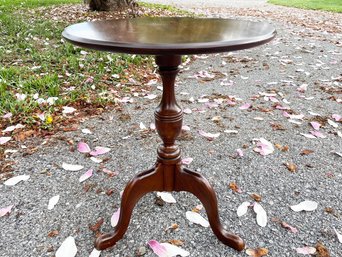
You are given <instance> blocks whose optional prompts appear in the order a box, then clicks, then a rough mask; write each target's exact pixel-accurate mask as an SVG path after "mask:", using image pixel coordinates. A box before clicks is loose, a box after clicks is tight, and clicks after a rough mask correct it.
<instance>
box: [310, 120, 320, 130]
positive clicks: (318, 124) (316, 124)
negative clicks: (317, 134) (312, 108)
mask: <svg viewBox="0 0 342 257" xmlns="http://www.w3.org/2000/svg"><path fill="white" fill-rule="evenodd" d="M310 125H311V126H312V127H313V128H314V130H319V128H320V127H321V124H320V123H318V122H316V121H312V122H310Z"/></svg>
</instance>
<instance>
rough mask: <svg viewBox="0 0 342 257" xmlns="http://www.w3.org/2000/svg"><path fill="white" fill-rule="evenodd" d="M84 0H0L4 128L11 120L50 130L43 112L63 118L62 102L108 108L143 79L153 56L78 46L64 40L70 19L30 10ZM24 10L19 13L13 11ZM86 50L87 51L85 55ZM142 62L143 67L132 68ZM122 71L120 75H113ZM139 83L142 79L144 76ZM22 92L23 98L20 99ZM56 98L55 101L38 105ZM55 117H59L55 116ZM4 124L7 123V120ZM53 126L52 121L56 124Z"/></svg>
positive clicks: (0, 109) (0, 86) (0, 100)
mask: <svg viewBox="0 0 342 257" xmlns="http://www.w3.org/2000/svg"><path fill="white" fill-rule="evenodd" d="M82 2H83V1H82V0H40V1H39V0H14V1H13V0H0V60H1V62H0V128H4V127H5V126H8V125H9V124H8V122H7V121H6V120H3V119H1V116H2V115H3V114H6V113H8V112H11V113H12V114H13V115H14V118H13V119H12V122H21V123H26V124H29V125H35V126H40V127H41V128H48V127H49V126H46V125H47V124H44V123H43V124H42V122H41V121H40V120H39V118H37V115H38V114H40V113H45V114H48V115H50V114H51V115H52V116H59V117H60V113H61V107H62V106H64V105H73V106H78V105H79V106H82V103H85V104H87V105H94V106H95V107H97V106H98V105H100V106H104V105H107V104H110V103H113V104H114V103H115V98H118V97H123V96H125V94H126V93H130V91H131V90H136V91H137V92H139V90H140V89H139V88H136V87H134V86H132V87H123V89H121V88H120V87H118V86H117V85H118V84H119V83H122V84H125V82H127V81H128V79H129V78H135V79H136V80H140V78H139V76H140V77H142V74H140V73H139V74H138V72H141V73H143V71H147V70H149V67H152V64H153V59H152V57H145V56H135V57H133V56H131V55H122V54H112V53H107V52H99V51H91V50H88V49H81V48H78V47H76V46H74V45H72V44H70V43H67V42H65V41H62V40H61V39H62V37H61V33H62V31H63V29H64V28H65V27H66V26H68V25H69V24H67V23H66V22H58V21H48V20H44V19H43V18H40V15H39V14H37V13H35V14H32V13H30V12H29V9H30V8H36V7H40V6H44V7H45V6H48V5H56V4H70V3H82ZM18 10H21V12H20V14H18V13H15V12H16V11H18ZM84 51H86V52H87V53H86V54H85V52H84ZM136 64H139V67H141V69H139V71H137V70H134V69H133V68H132V67H134V66H135V65H136ZM113 74H119V76H120V78H119V79H118V78H114V77H112V75H113ZM140 81H141V80H140ZM18 94H24V95H25V96H26V98H25V99H23V100H21V99H18V96H17V95H18ZM52 97H57V98H58V99H57V101H56V102H55V104H53V105H50V104H48V103H43V104H42V103H39V101H38V100H37V98H38V99H40V101H42V100H43V101H44V100H45V101H46V100H48V99H49V98H52ZM54 120H55V119H54ZM4 123H6V124H4ZM52 125H53V124H52Z"/></svg>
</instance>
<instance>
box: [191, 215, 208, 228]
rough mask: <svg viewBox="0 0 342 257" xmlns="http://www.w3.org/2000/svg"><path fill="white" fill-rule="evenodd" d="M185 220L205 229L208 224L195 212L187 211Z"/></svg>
mask: <svg viewBox="0 0 342 257" xmlns="http://www.w3.org/2000/svg"><path fill="white" fill-rule="evenodd" d="M186 218H187V219H188V220H189V221H190V222H192V223H195V224H199V225H201V226H203V227H206V228H207V227H209V222H208V221H207V220H206V219H205V218H203V217H202V216H201V215H200V214H199V213H197V212H193V211H187V212H186Z"/></svg>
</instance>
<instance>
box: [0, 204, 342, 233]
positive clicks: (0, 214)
mask: <svg viewBox="0 0 342 257" xmlns="http://www.w3.org/2000/svg"><path fill="white" fill-rule="evenodd" d="M12 208H13V205H10V206H7V207H5V208H1V209H0V217H3V216H5V215H6V214H7V213H10V212H11V210H12ZM336 233H337V232H336Z"/></svg>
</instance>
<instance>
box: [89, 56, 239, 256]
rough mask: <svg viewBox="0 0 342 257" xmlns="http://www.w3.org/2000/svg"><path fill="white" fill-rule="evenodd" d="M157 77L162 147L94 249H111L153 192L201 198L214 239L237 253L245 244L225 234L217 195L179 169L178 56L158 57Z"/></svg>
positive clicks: (190, 173) (129, 189)
mask: <svg viewBox="0 0 342 257" xmlns="http://www.w3.org/2000/svg"><path fill="white" fill-rule="evenodd" d="M156 63H157V65H158V66H159V74H160V76H161V78H162V81H163V96H162V100H161V102H160V104H159V106H158V107H157V108H156V110H155V123H156V128H157V131H158V134H159V136H160V137H161V139H162V140H163V144H161V145H160V146H159V147H158V151H157V153H158V158H157V163H156V165H155V166H154V167H153V168H152V169H150V170H147V171H144V172H142V173H140V174H138V175H136V176H135V177H134V178H133V179H132V180H131V181H130V182H129V183H128V184H127V186H126V188H125V190H124V193H123V195H122V200H121V211H120V217H119V221H118V224H117V226H116V227H115V230H114V232H112V233H107V234H104V235H101V236H99V237H98V238H97V239H96V242H95V247H96V248H97V249H99V250H103V249H106V248H108V247H111V246H113V245H114V244H115V243H116V242H117V241H118V240H120V239H121V238H122V237H123V236H124V234H125V232H126V230H127V228H128V225H129V222H130V219H131V215H132V211H133V208H134V206H135V204H136V203H137V202H138V201H139V199H140V198H141V197H143V196H144V195H145V194H147V193H149V192H152V191H187V192H190V193H192V194H194V195H195V196H196V197H197V198H199V199H200V201H201V202H202V204H203V206H204V208H205V209H206V212H207V215H208V219H209V223H210V226H211V228H212V230H213V232H214V234H215V235H216V237H217V238H218V239H219V240H220V241H221V242H223V243H224V244H225V245H228V246H230V247H232V248H234V249H236V250H239V251H241V250H243V248H244V246H245V245H244V242H243V241H242V239H241V238H240V237H238V236H236V235H234V234H231V233H229V232H227V231H225V230H224V229H223V227H222V225H221V223H220V219H219V215H218V207H217V199H216V194H215V191H214V190H213V188H212V187H211V185H210V184H209V182H208V181H207V180H206V179H205V178H204V177H203V176H202V175H200V174H198V173H196V172H193V171H190V170H189V169H185V168H182V166H181V156H180V149H179V147H178V145H176V144H175V140H176V138H177V137H178V135H179V134H180V132H181V129H182V121H183V112H182V109H181V108H180V106H179V105H178V104H177V102H176V97H175V88H174V84H175V79H176V76H177V74H178V71H179V69H178V66H179V65H180V64H181V56H157V57H156Z"/></svg>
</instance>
